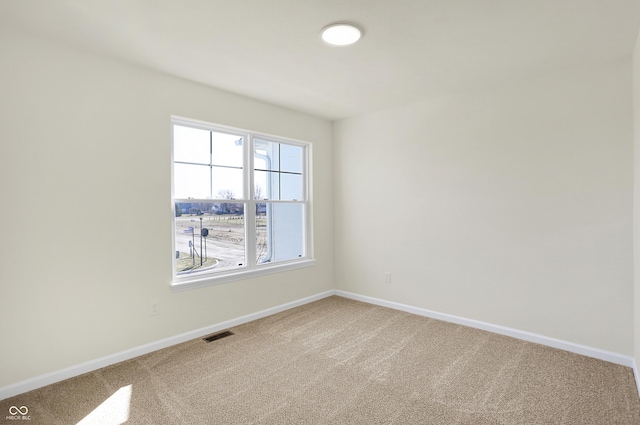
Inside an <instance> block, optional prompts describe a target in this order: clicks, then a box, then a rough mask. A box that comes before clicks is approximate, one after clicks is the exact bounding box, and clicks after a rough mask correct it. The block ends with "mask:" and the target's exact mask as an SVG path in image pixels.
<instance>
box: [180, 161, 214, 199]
mask: <svg viewBox="0 0 640 425" xmlns="http://www.w3.org/2000/svg"><path fill="white" fill-rule="evenodd" d="M173 196H174V197H176V198H201V199H208V198H211V174H210V171H209V166H207V165H191V164H174V165H173Z"/></svg>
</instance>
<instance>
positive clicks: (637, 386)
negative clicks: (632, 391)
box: [632, 359, 640, 396]
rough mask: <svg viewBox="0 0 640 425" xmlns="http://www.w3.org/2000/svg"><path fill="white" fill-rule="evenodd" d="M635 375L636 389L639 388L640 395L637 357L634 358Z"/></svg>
mask: <svg viewBox="0 0 640 425" xmlns="http://www.w3.org/2000/svg"><path fill="white" fill-rule="evenodd" d="M632 369H633V376H634V377H635V378H636V389H637V390H638V396H640V373H639V372H638V364H637V363H636V359H633V366H632Z"/></svg>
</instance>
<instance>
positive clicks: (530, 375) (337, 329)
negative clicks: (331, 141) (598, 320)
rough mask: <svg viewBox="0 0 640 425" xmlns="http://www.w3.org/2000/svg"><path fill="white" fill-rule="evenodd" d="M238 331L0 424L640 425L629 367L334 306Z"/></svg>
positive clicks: (110, 376) (21, 400)
mask: <svg viewBox="0 0 640 425" xmlns="http://www.w3.org/2000/svg"><path fill="white" fill-rule="evenodd" d="M231 330H232V331H233V332H234V333H235V335H233V336H229V337H227V338H224V339H220V340H218V341H214V342H211V343H206V342H204V341H202V340H201V339H197V340H193V341H189V342H186V343H184V344H180V345H176V346H174V347H170V348H167V349H164V350H160V351H157V352H154V353H151V354H148V355H145V356H141V357H138V358H135V359H132V360H129V361H126V362H123V363H120V364H118V365H114V366H110V367H107V368H104V369H101V370H99V371H96V372H92V373H89V374H86V375H83V376H80V377H77V378H73V379H70V380H67V381H64V382H60V383H57V384H54V385H51V386H48V387H45V388H41V389H38V390H35V391H31V392H29V393H25V394H23V395H20V396H17V397H13V398H11V399H7V400H3V401H0V409H1V410H0V412H2V413H1V415H0V424H4V423H12V424H16V423H30V424H75V423H78V422H80V423H82V424H86V423H121V422H123V421H125V420H126V423H127V424H243V425H247V424H366V425H373V424H473V425H483V424H527V425H532V424H576V425H577V424H580V425H584V424H598V425H605V424H606V425H614V424H625V425H626V424H640V399H639V397H638V393H637V391H636V386H635V381H634V378H633V373H632V371H631V369H630V368H627V367H623V366H618V365H615V364H611V363H607V362H603V361H600V360H595V359H592V358H588V357H583V356H579V355H576V354H572V353H568V352H564V351H561V350H556V349H552V348H548V347H544V346H541V345H537V344H532V343H529V342H525V341H520V340H517V339H513V338H509V337H504V336H500V335H495V334H492V333H489V332H484V331H480V330H476V329H471V328H467V327H464V326H459V325H454V324H450V323H445V322H441V321H437V320H433V319H429V318H424V317H421V316H416V315H411V314H408V313H404V312H400V311H395V310H391V309H387V308H383V307H378V306H374V305H369V304H365V303H361V302H357V301H352V300H348V299H344V298H340V297H330V298H326V299H323V300H320V301H317V302H314V303H311V304H307V305H305V306H302V307H298V308H295V309H292V310H289V311H286V312H283V313H279V314H276V315H274V316H270V317H267V318H264V319H261V320H257V321H254V322H251V323H248V324H245V325H242V326H238V327H236V328H233V329H231ZM11 406H16V407H21V406H27V407H28V409H29V415H30V417H31V420H30V421H29V422H25V421H22V420H7V419H6V418H5V415H7V411H8V410H9V409H10V408H11ZM99 406H101V407H99ZM14 411H15V409H14ZM83 419H84V420H83ZM3 420H5V422H3ZM81 421H82V422H81Z"/></svg>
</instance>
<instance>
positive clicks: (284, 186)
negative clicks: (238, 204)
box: [254, 171, 303, 201]
mask: <svg viewBox="0 0 640 425" xmlns="http://www.w3.org/2000/svg"><path fill="white" fill-rule="evenodd" d="M254 185H255V190H254V199H257V200H265V199H269V200H283V201H293V200H296V201H300V200H302V199H303V197H302V175H301V174H289V173H278V172H275V171H255V173H254Z"/></svg>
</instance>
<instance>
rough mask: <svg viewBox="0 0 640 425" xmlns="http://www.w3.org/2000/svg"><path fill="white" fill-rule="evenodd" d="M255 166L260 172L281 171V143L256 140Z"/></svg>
mask: <svg viewBox="0 0 640 425" xmlns="http://www.w3.org/2000/svg"><path fill="white" fill-rule="evenodd" d="M253 143H254V148H255V149H254V150H255V151H254V165H255V168H256V169H260V170H275V171H278V170H279V169H280V150H279V149H278V147H279V146H280V144H279V143H273V142H267V141H266V140H260V139H254V140H253Z"/></svg>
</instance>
